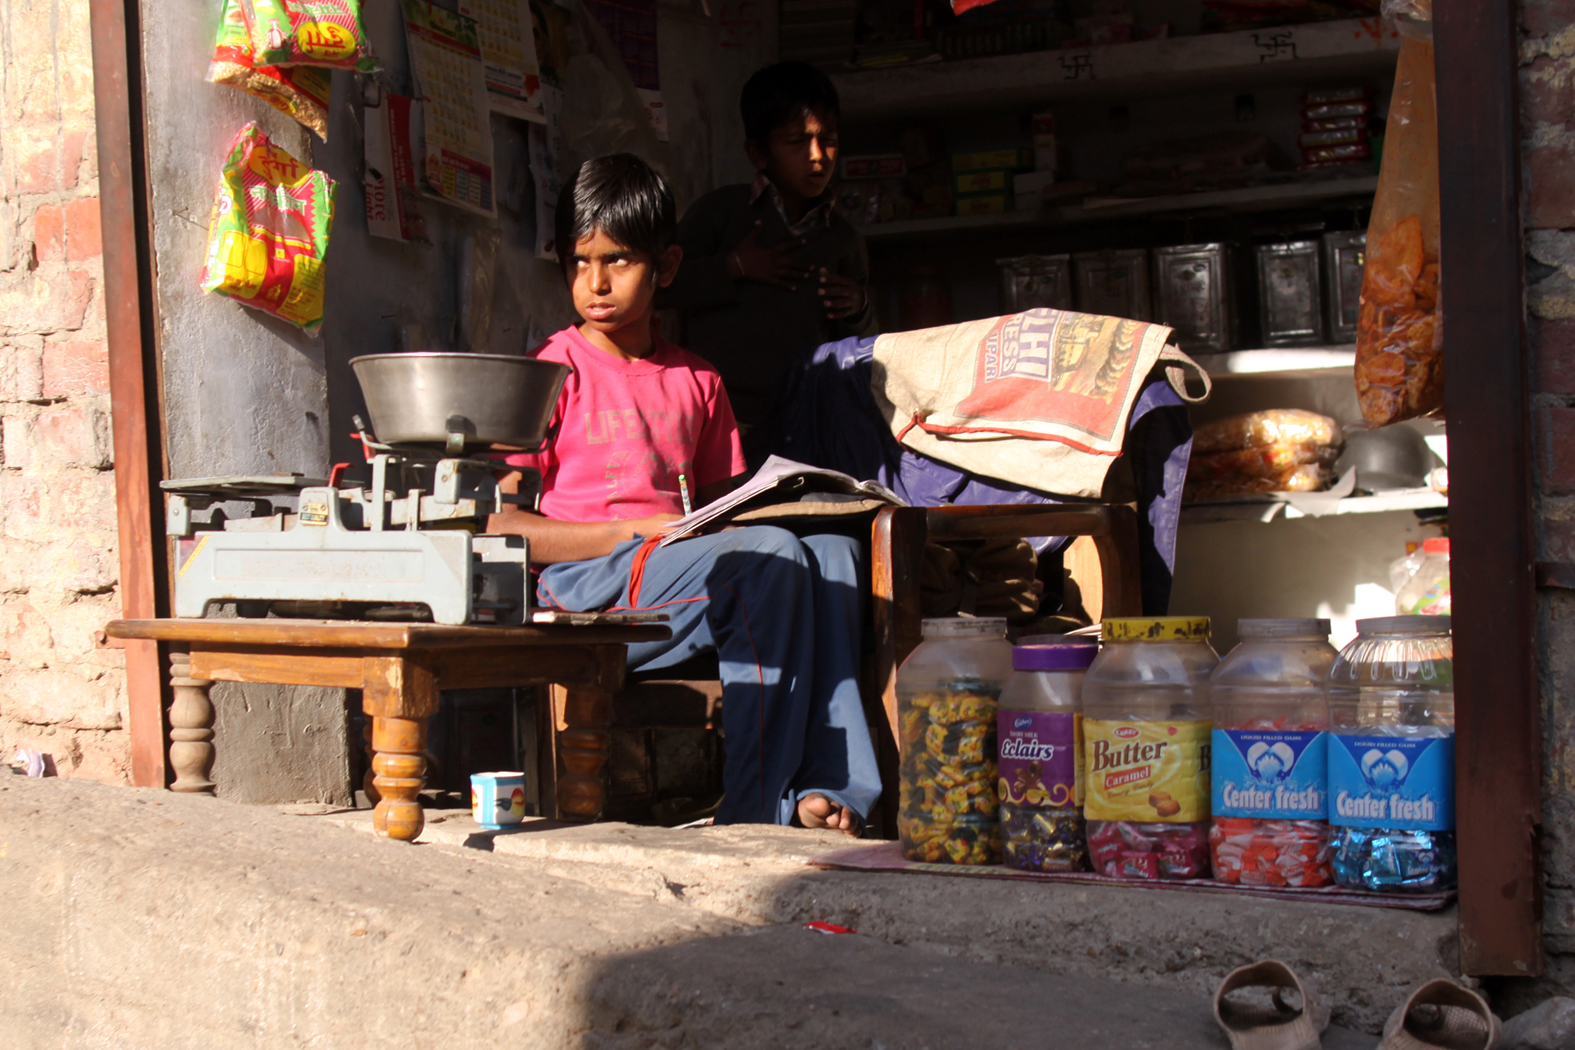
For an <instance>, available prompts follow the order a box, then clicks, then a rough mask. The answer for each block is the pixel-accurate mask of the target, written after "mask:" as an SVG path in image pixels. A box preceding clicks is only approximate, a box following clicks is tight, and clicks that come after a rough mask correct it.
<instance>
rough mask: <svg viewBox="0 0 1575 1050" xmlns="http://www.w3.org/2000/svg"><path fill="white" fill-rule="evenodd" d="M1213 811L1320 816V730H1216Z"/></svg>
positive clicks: (1324, 777)
mask: <svg viewBox="0 0 1575 1050" xmlns="http://www.w3.org/2000/svg"><path fill="white" fill-rule="evenodd" d="M1213 758H1214V796H1213V806H1214V815H1215V816H1217V817H1261V818H1266V819H1272V820H1323V819H1324V818H1325V816H1326V815H1327V814H1328V811H1329V776H1328V772H1329V759H1328V741H1327V740H1326V738H1325V734H1323V733H1321V732H1316V731H1314V732H1290V731H1281V730H1274V729H1216V730H1214V755H1213Z"/></svg>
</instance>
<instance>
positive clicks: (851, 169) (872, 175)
mask: <svg viewBox="0 0 1575 1050" xmlns="http://www.w3.org/2000/svg"><path fill="white" fill-rule="evenodd" d="M906 174H908V162H907V161H906V160H904V159H903V156H902V154H901V153H866V154H862V155H860V156H856V157H843V158H842V177H843V178H845V179H891V178H898V179H900V178H902V176H904V175H906Z"/></svg>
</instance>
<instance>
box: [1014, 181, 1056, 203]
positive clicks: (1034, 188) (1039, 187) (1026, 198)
mask: <svg viewBox="0 0 1575 1050" xmlns="http://www.w3.org/2000/svg"><path fill="white" fill-rule="evenodd" d="M1054 182H1055V172H1053V171H1025V172H1022V173H1020V174H1018V175H1015V176H1013V178H1012V199H1013V200H1014V201H1016V202H1017V210H1018V211H1038V210H1039V205H1040V204H1041V203H1042V202H1043V199H1044V188H1045V187H1046V186H1049V185H1052V184H1054Z"/></svg>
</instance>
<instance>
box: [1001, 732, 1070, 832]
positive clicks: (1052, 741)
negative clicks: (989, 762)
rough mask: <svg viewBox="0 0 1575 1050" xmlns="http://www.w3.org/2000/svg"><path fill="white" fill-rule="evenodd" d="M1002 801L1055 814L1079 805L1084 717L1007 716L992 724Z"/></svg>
mask: <svg viewBox="0 0 1575 1050" xmlns="http://www.w3.org/2000/svg"><path fill="white" fill-rule="evenodd" d="M996 730H997V731H996V734H995V737H996V740H998V741H999V745H998V746H999V748H1000V769H1001V801H1002V802H1012V803H1016V804H1018V805H1024V806H1048V807H1054V808H1058V809H1065V808H1070V807H1072V806H1081V805H1082V804H1083V716H1082V715H1080V714H1074V713H1072V712H1070V711H1007V710H1004V709H1003V710H1002V711H1001V712H1000V714H999V715H998V716H997V720H996Z"/></svg>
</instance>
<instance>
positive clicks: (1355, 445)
mask: <svg viewBox="0 0 1575 1050" xmlns="http://www.w3.org/2000/svg"><path fill="white" fill-rule="evenodd" d="M1351 467H1355V468H1356V487H1357V488H1359V489H1366V490H1367V491H1368V492H1391V491H1393V490H1395V489H1414V488H1420V487H1421V486H1423V485H1425V484H1427V472H1428V471H1430V470H1432V469H1433V453H1432V451H1431V450H1430V449H1428V447H1427V442H1426V441H1425V440H1423V438H1422V435H1421V434H1419V433H1417V431H1416V430H1414V429H1412V428H1411V427H1409V426H1406V425H1405V424H1404V423H1398V424H1395V425H1394V426H1387V427H1379V428H1378V429H1377V430H1357V429H1355V428H1350V429H1347V430H1346V432H1345V451H1344V452H1343V453H1341V455H1340V459H1339V462H1338V463H1336V464H1335V469H1336V470H1337V471H1339V472H1340V473H1342V474H1343V473H1344V472H1345V471H1346V470H1348V469H1350V468H1351Z"/></svg>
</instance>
